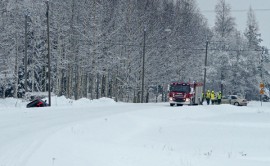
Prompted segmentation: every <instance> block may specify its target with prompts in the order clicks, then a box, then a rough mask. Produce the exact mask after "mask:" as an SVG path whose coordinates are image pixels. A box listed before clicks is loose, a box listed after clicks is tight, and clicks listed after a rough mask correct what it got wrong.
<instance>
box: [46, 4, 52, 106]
mask: <svg viewBox="0 0 270 166" xmlns="http://www.w3.org/2000/svg"><path fill="white" fill-rule="evenodd" d="M46 4H47V12H46V16H47V46H48V48H47V49H48V98H49V106H51V57H50V26H49V25H50V22H49V0H47V1H46Z"/></svg>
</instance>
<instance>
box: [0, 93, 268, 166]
mask: <svg viewBox="0 0 270 166" xmlns="http://www.w3.org/2000/svg"><path fill="white" fill-rule="evenodd" d="M16 102H17V104H16ZM53 102H54V105H53V106H52V107H50V108H30V109H29V108H25V104H26V103H22V102H18V101H17V100H15V99H6V100H1V101H0V166H150V165H153V166H217V165H218V166H228V165H230V166H234V165H235V166H255V165H256V166H269V165H270V141H269V140H270V132H269V131H270V103H263V106H261V105H260V104H261V103H259V102H250V103H249V105H248V106H247V107H236V106H232V105H214V106H207V105H203V106H183V107H170V106H169V104H168V103H157V104H156V103H148V104H127V103H115V102H113V101H112V100H110V99H100V100H96V101H95V102H94V101H91V102H90V101H89V100H86V99H82V100H79V101H76V102H72V103H71V102H70V101H69V100H67V99H64V98H57V99H54V100H53ZM15 104H16V107H15Z"/></svg>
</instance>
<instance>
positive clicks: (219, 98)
mask: <svg viewBox="0 0 270 166" xmlns="http://www.w3.org/2000/svg"><path fill="white" fill-rule="evenodd" d="M221 98H222V94H221V91H219V92H218V96H217V102H218V104H221Z"/></svg>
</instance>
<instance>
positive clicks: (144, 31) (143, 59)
mask: <svg viewBox="0 0 270 166" xmlns="http://www.w3.org/2000/svg"><path fill="white" fill-rule="evenodd" d="M145 36H146V28H144V30H143V57H142V94H141V103H143V99H144V61H145Z"/></svg>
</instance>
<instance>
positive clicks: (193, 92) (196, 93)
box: [168, 82, 203, 106]
mask: <svg viewBox="0 0 270 166" xmlns="http://www.w3.org/2000/svg"><path fill="white" fill-rule="evenodd" d="M202 92H203V84H202V83H197V82H193V83H186V82H172V83H170V84H169V85H168V100H169V103H170V106H174V105H177V106H182V105H198V104H200V103H201V101H202Z"/></svg>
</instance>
